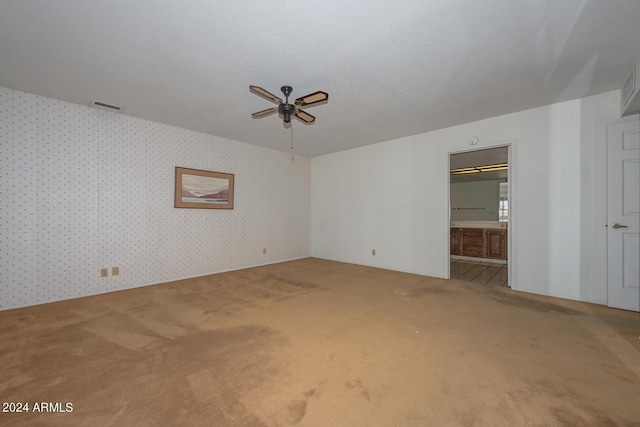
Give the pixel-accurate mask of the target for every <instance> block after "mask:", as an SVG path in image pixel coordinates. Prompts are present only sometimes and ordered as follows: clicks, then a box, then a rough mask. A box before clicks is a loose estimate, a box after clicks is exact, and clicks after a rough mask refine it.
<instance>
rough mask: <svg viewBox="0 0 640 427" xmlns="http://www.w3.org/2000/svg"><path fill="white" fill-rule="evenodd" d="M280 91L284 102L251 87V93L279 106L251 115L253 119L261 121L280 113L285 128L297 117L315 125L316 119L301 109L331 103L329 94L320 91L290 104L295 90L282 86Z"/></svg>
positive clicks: (257, 87) (305, 122)
mask: <svg viewBox="0 0 640 427" xmlns="http://www.w3.org/2000/svg"><path fill="white" fill-rule="evenodd" d="M280 90H281V91H282V93H283V95H284V97H285V100H284V101H283V100H282V99H281V98H279V97H277V96H275V95H274V94H272V93H271V92H269V91H267V90H265V89H263V88H261V87H259V86H253V85H250V86H249V92H251V93H253V94H256V95H258V96H260V97H261V98H264V99H266V100H267V101H270V102H273V103H274V104H278V106H277V107H272V108H267V109H266V110H262V111H258V112H256V113H253V114H251V117H253V118H254V119H261V118H263V117H266V116H269V115H271V114H274V113H278V116H280V118H282V121H283V122H284V125H285V126H286V125H287V124H288V123H290V122H291V117H295V118H296V119H298V120H300V121H301V122H302V123H304V124H307V125H308V124H312V123H314V122H315V121H316V118H315V117H314V116H312V115H311V114H309V113H307V112H306V111H304V110H302V109H300V108H299V107H314V106H316V105H320V104H324V103H326V102H328V101H329V94H328V93H326V92H323V91H321V90H319V91H317V92H313V93H310V94H308V95H305V96H301V97H300V98H298V99H296V100H295V101H294V103H293V104H290V103H289V95H291V92H293V88H292V87H291V86H282V87H281V88H280Z"/></svg>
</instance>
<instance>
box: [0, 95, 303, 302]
mask: <svg viewBox="0 0 640 427" xmlns="http://www.w3.org/2000/svg"><path fill="white" fill-rule="evenodd" d="M175 166H184V167H190V168H196V169H205V170H214V171H219V172H228V173H234V174H235V208H234V209H233V210H210V209H174V208H173V194H174V193H173V191H174V168H175ZM310 185H311V184H310V160H309V159H307V158H303V157H296V158H295V162H293V163H292V162H291V156H290V155H289V154H287V153H283V152H278V151H274V150H269V149H265V148H261V147H257V146H254V145H249V144H245V143H241V142H237V141H231V140H228V139H224V138H218V137H215V136H211V135H206V134H202V133H198V132H192V131H188V130H185V129H180V128H176V127H172V126H167V125H163V124H159V123H154V122H149V121H145V120H140V119H136V118H133V117H129V116H124V115H118V114H114V113H110V112H105V111H100V110H96V109H90V108H88V107H83V106H79V105H74V104H69V103H66V102H62V101H56V100H53V99H49V98H43V97H39V96H35V95H31V94H26V93H23V92H18V91H13V90H10V89H5V88H0V309H9V308H14V307H21V306H27V305H33V304H38V303H44V302H50V301H56V300H62V299H67V298H74V297H79V296H85V295H93V294H99V293H103V292H110V291H115V290H119V289H127V288H132V287H138V286H143V285H148V284H154V283H159V282H165V281H170V280H174V279H179V278H184V277H191V276H199V275H205V274H210V273H215V272H220V271H225V270H232V269H238V268H244V267H249V266H255V265H260V264H266V263H273V262H279V261H284V260H288V259H294V258H301V257H307V256H309V254H310ZM264 247H266V248H267V254H266V255H263V254H262V248H264ZM112 266H119V267H120V275H119V276H115V277H111V276H110V277H108V278H100V277H99V270H100V268H103V267H112Z"/></svg>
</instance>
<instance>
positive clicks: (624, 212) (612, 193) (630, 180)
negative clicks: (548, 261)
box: [607, 120, 640, 311]
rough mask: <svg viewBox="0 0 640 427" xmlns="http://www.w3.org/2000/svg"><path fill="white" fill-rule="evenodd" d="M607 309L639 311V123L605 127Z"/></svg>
mask: <svg viewBox="0 0 640 427" xmlns="http://www.w3.org/2000/svg"><path fill="white" fill-rule="evenodd" d="M607 150H608V158H607V162H608V165H607V177H608V180H607V190H608V196H607V197H608V200H607V219H608V224H607V267H608V277H607V293H608V305H609V307H615V308H622V309H625V310H633V311H640V121H637V120H636V121H633V122H625V123H618V124H614V125H610V126H608V127H607Z"/></svg>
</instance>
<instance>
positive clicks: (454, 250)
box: [449, 228, 461, 255]
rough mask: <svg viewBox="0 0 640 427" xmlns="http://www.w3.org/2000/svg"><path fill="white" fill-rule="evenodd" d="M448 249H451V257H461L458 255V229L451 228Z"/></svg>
mask: <svg viewBox="0 0 640 427" xmlns="http://www.w3.org/2000/svg"><path fill="white" fill-rule="evenodd" d="M450 236H451V237H450V243H449V248H450V249H451V255H461V253H460V236H461V234H460V229H459V228H452V229H451V232H450Z"/></svg>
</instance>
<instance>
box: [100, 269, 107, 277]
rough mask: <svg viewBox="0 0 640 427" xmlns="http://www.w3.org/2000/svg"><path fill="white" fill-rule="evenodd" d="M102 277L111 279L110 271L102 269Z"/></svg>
mask: <svg viewBox="0 0 640 427" xmlns="http://www.w3.org/2000/svg"><path fill="white" fill-rule="evenodd" d="M100 277H109V269H108V268H101V269H100Z"/></svg>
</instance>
